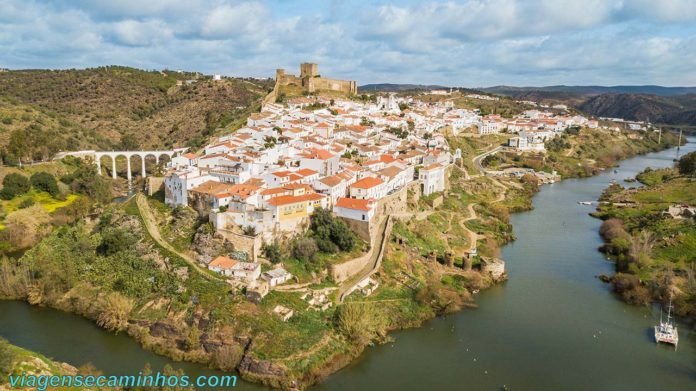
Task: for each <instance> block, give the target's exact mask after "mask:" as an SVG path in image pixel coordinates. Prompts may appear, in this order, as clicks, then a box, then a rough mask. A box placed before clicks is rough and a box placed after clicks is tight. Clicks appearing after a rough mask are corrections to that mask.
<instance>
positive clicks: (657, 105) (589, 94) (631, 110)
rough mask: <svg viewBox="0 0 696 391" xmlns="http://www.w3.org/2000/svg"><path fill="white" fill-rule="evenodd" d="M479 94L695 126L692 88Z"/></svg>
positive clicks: (517, 90)
mask: <svg viewBox="0 0 696 391" xmlns="http://www.w3.org/2000/svg"><path fill="white" fill-rule="evenodd" d="M481 90H482V91H485V92H488V93H493V94H499V95H505V96H510V97H513V98H515V99H522V100H532V101H537V102H542V101H558V102H564V103H566V104H569V105H571V106H572V107H574V108H576V109H578V110H580V111H582V112H584V113H587V114H590V115H593V116H597V117H615V118H625V119H629V120H639V121H647V120H649V121H651V122H653V123H661V124H668V125H687V126H696V87H662V86H653V85H646V86H612V87H602V86H548V87H510V86H496V87H489V88H482V89H481Z"/></svg>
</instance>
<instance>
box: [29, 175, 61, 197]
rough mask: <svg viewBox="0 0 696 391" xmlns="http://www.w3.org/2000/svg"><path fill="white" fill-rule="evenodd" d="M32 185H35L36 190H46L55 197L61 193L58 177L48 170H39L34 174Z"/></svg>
mask: <svg viewBox="0 0 696 391" xmlns="http://www.w3.org/2000/svg"><path fill="white" fill-rule="evenodd" d="M31 185H32V186H34V188H35V189H36V190H40V191H45V192H46V193H48V194H50V195H51V196H53V197H55V196H57V195H58V193H59V190H58V183H56V178H55V177H54V176H53V175H51V174H49V173H47V172H37V173H36V174H34V175H32V176H31Z"/></svg>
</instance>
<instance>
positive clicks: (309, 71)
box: [300, 62, 319, 79]
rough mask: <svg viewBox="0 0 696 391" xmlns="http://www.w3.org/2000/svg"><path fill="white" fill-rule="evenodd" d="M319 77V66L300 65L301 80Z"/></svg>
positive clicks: (308, 63)
mask: <svg viewBox="0 0 696 391" xmlns="http://www.w3.org/2000/svg"><path fill="white" fill-rule="evenodd" d="M316 76H319V65H317V64H314V63H311V62H303V63H302V64H300V79H304V78H306V77H316Z"/></svg>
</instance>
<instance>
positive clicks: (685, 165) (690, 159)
mask: <svg viewBox="0 0 696 391" xmlns="http://www.w3.org/2000/svg"><path fill="white" fill-rule="evenodd" d="M677 167H678V168H679V173H680V174H682V175H688V176H696V152H690V153H687V154H686V155H684V156H682V157H681V159H679V162H678V163H677Z"/></svg>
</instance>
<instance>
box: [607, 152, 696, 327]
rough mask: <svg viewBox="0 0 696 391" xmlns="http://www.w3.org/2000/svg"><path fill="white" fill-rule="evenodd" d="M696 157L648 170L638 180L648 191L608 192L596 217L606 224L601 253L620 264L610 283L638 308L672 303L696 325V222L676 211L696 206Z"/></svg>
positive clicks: (615, 186)
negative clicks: (672, 208)
mask: <svg viewBox="0 0 696 391" xmlns="http://www.w3.org/2000/svg"><path fill="white" fill-rule="evenodd" d="M695 178H696V153H694V152H692V153H689V154H687V155H685V156H683V157H682V158H681V159H680V160H679V162H678V163H677V164H676V167H674V168H665V169H659V170H653V169H649V168H648V169H646V170H645V171H643V172H642V173H640V174H639V175H638V176H637V179H638V180H639V181H640V182H641V183H643V184H644V185H645V186H644V187H641V188H629V189H626V188H623V187H622V186H621V185H619V184H613V185H612V186H610V187H609V188H607V189H606V190H605V191H604V193H603V195H602V197H601V201H602V203H601V204H600V206H599V207H598V208H597V211H596V212H595V213H594V215H595V216H596V217H599V218H601V219H603V220H604V222H603V223H602V227H601V230H600V234H601V235H602V237H603V238H604V240H605V242H606V244H605V245H604V246H602V248H601V251H603V252H605V253H607V254H608V255H610V256H611V257H612V258H613V259H614V260H615V262H616V274H615V275H614V276H613V277H611V279H610V281H611V283H612V285H613V287H614V290H615V291H616V292H617V294H618V295H619V296H620V297H621V298H622V299H623V300H624V301H626V302H628V303H632V304H648V303H651V302H661V303H663V304H666V303H667V301H669V299H670V297H671V299H672V303H673V305H674V311H675V313H676V314H677V315H679V316H683V317H686V318H687V319H691V321H693V320H694V319H696V217H695V215H694V213H692V212H690V210H689V209H685V210H684V212H683V213H682V214H681V215H679V214H678V213H677V214H676V215H672V214H669V213H667V210H668V208H669V207H670V206H675V205H678V206H682V205H685V206H692V207H693V206H694V205H696V181H695Z"/></svg>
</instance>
